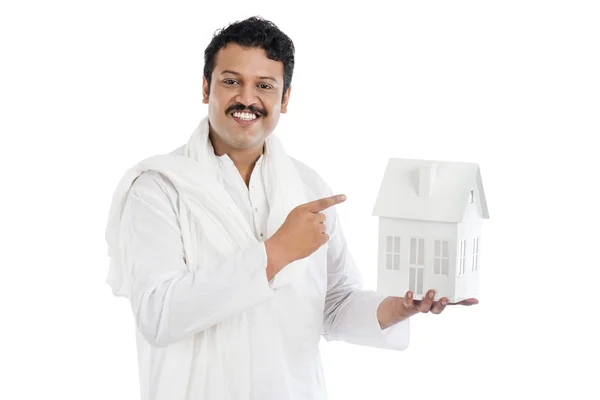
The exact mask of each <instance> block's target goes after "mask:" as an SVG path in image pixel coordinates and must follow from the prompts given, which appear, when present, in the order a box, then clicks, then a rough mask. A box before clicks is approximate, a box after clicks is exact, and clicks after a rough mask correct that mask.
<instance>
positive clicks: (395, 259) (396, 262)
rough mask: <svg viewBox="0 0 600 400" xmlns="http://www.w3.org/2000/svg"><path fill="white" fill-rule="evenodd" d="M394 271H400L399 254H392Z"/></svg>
mask: <svg viewBox="0 0 600 400" xmlns="http://www.w3.org/2000/svg"><path fill="white" fill-rule="evenodd" d="M394 269H395V270H399V269H400V254H394Z"/></svg>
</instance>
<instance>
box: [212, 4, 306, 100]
mask: <svg viewBox="0 0 600 400" xmlns="http://www.w3.org/2000/svg"><path fill="white" fill-rule="evenodd" d="M229 43H235V44H237V45H240V46H242V47H245V48H253V47H254V48H260V49H264V50H265V51H266V52H267V57H268V58H269V59H271V60H274V61H281V62H282V63H283V94H284V95H285V92H286V91H287V89H288V88H289V87H290V86H291V84H292V75H293V74H294V53H295V49H294V43H293V42H292V40H291V39H290V38H289V37H288V36H287V35H286V34H285V33H283V32H282V31H281V30H280V29H279V28H278V27H277V26H276V25H275V24H274V23H273V22H271V21H268V20H265V19H263V18H261V17H258V16H254V17H250V18H248V19H245V20H243V21H237V22H234V23H232V24H230V25H228V26H226V27H225V28H222V29H218V30H217V31H216V32H215V34H214V36H213V38H212V40H211V42H210V43H209V44H208V46H207V47H206V50H204V77H205V78H206V81H207V82H208V86H209V87H210V83H211V77H212V73H213V70H214V69H215V60H216V57H217V53H218V52H219V50H221V49H222V48H224V47H226V46H227V45H228V44H229Z"/></svg>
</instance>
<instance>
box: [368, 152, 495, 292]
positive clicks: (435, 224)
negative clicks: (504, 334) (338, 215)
mask: <svg viewBox="0 0 600 400" xmlns="http://www.w3.org/2000/svg"><path fill="white" fill-rule="evenodd" d="M373 215H374V216H377V217H379V246H378V253H379V254H378V271H377V292H378V294H381V295H384V296H400V297H403V296H404V295H405V294H406V292H407V291H408V290H411V291H412V292H413V294H414V299H416V300H419V299H422V297H423V295H424V293H426V292H427V291H428V290H430V289H434V290H435V291H436V296H435V299H436V300H438V299H439V298H441V297H447V298H448V299H449V301H450V302H458V301H461V300H464V299H466V298H469V297H476V296H477V295H478V292H479V271H480V267H481V263H480V256H481V253H480V250H481V246H480V245H481V240H480V239H481V227H482V222H483V219H488V218H489V214H488V208H487V203H486V199H485V194H484V192H483V184H482V180H481V173H480V169H479V165H477V164H474V163H464V162H454V161H431V160H411V159H401V158H391V159H390V160H389V161H388V164H387V167H386V170H385V174H384V177H383V180H382V182H381V186H380V188H379V194H378V196H377V200H376V203H375V207H374V209H373Z"/></svg>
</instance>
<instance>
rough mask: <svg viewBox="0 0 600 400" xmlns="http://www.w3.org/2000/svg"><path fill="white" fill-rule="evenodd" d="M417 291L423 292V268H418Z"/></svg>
mask: <svg viewBox="0 0 600 400" xmlns="http://www.w3.org/2000/svg"><path fill="white" fill-rule="evenodd" d="M417 293H418V294H423V268H417Z"/></svg>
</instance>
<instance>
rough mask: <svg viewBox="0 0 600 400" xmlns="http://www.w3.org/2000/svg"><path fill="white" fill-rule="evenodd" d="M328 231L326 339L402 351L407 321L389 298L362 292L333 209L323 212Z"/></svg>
mask: <svg viewBox="0 0 600 400" xmlns="http://www.w3.org/2000/svg"><path fill="white" fill-rule="evenodd" d="M327 211H328V215H327V226H328V229H329V230H330V232H329V241H328V251H327V295H326V301H325V313H324V327H325V334H324V337H325V339H326V340H343V341H345V342H348V343H353V344H358V345H363V346H370V347H378V348H385V349H395V350H404V349H406V348H407V346H408V343H409V337H410V335H409V334H410V327H409V321H408V319H405V318H402V317H400V316H399V315H397V314H396V313H395V311H394V308H393V304H392V302H393V298H389V297H387V298H386V297H384V296H379V295H377V294H376V293H375V292H373V291H369V290H364V289H363V281H362V276H361V274H360V271H359V270H358V268H357V266H356V264H355V262H354V260H353V259H352V255H351V254H350V251H349V250H348V247H347V244H346V240H345V238H344V234H343V232H342V227H341V224H340V221H339V219H338V217H337V214H336V212H335V210H334V209H330V210H327Z"/></svg>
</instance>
